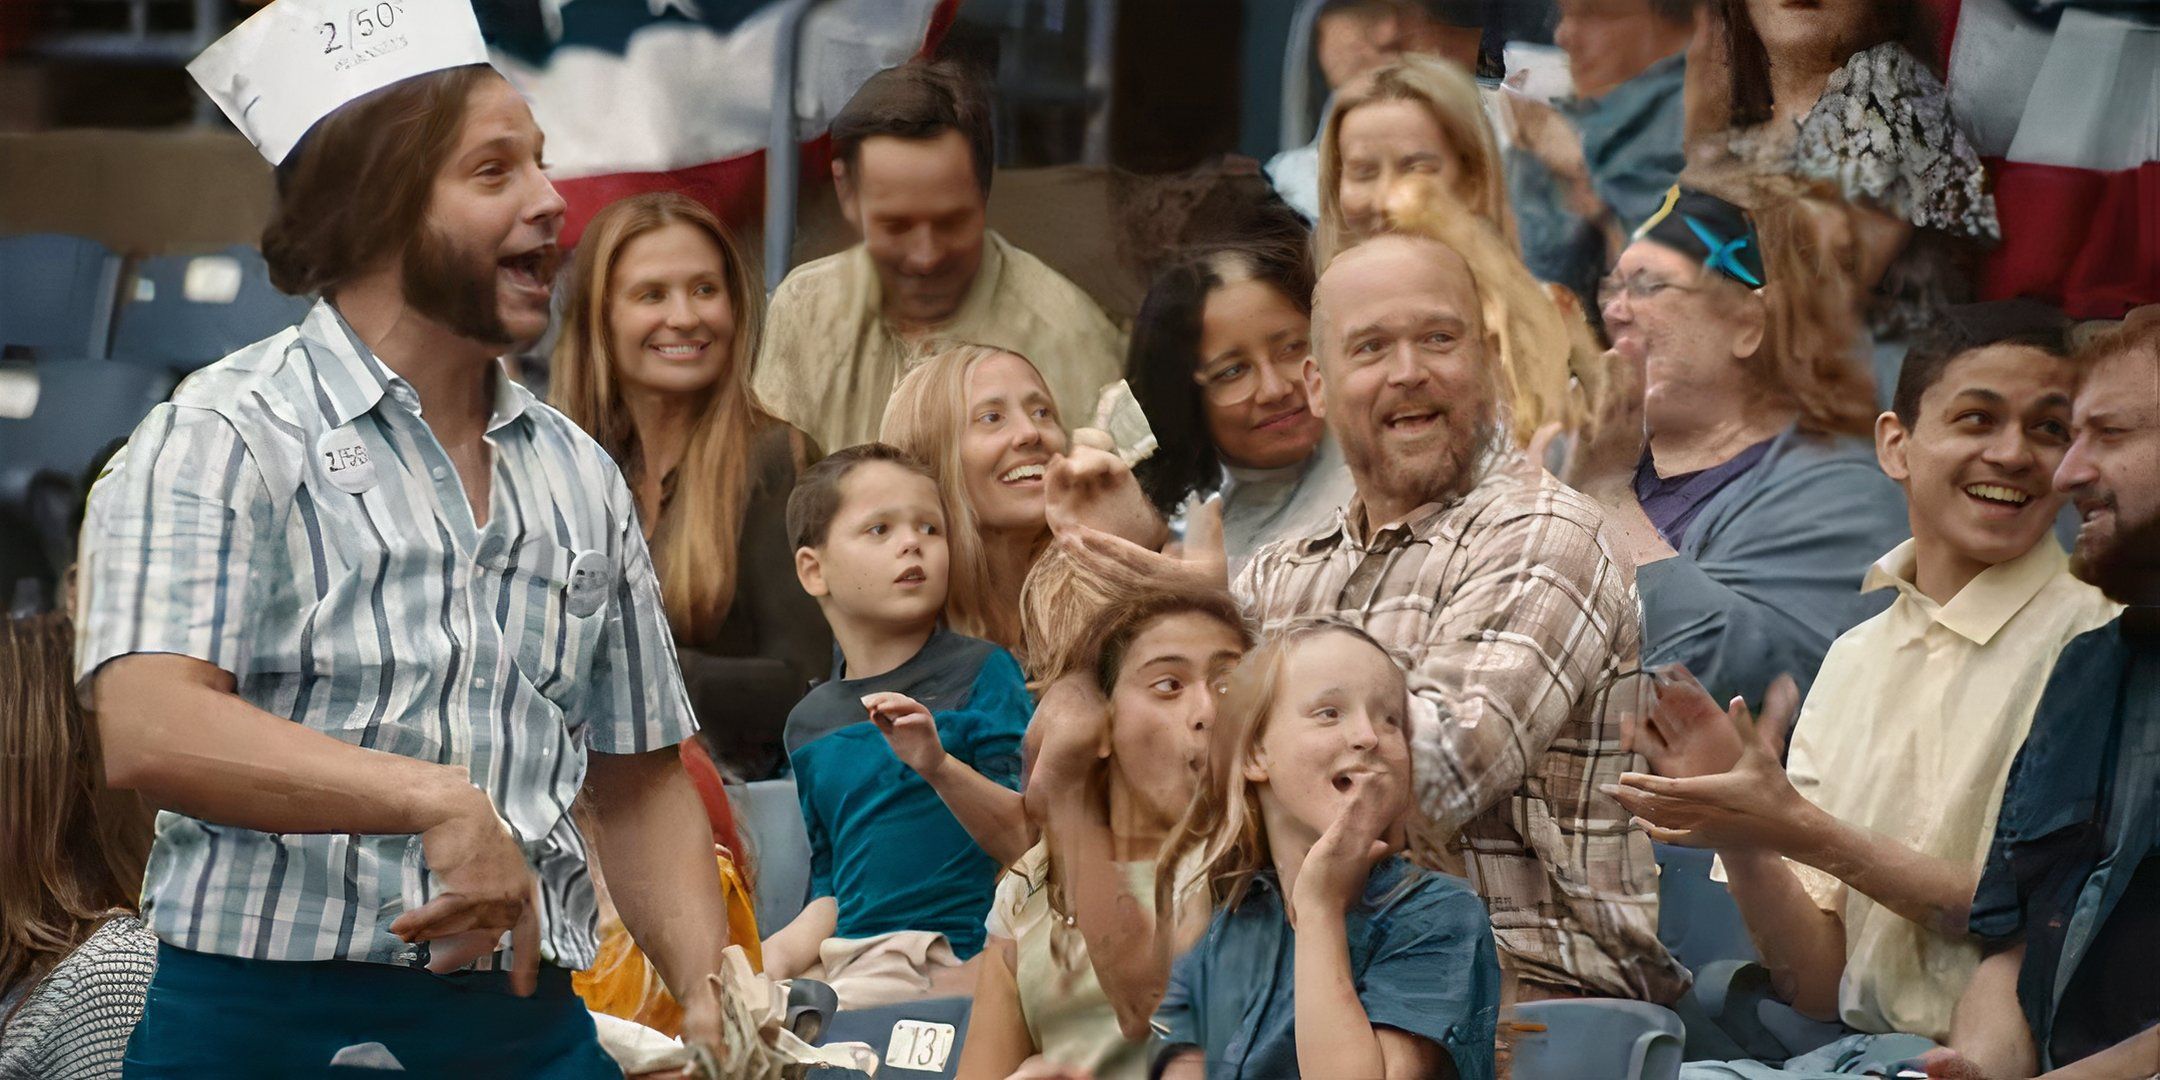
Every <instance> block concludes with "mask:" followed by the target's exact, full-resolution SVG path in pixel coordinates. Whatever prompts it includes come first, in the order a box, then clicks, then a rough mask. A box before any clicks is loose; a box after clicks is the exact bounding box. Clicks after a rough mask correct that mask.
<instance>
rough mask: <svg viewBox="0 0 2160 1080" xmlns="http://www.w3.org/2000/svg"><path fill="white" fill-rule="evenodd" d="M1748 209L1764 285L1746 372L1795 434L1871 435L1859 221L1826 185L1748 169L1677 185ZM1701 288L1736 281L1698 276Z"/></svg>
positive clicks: (1735, 286) (1733, 288)
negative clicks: (1780, 402) (1790, 416)
mask: <svg viewBox="0 0 2160 1080" xmlns="http://www.w3.org/2000/svg"><path fill="white" fill-rule="evenodd" d="M1684 182H1685V183H1687V184H1689V185H1690V186H1694V187H1698V188H1700V189H1701V190H1704V191H1708V192H1710V193H1711V194H1713V195H1716V196H1718V197H1720V198H1722V199H1725V200H1726V201H1728V202H1731V203H1733V204H1734V205H1736V206H1739V207H1741V208H1742V209H1744V210H1746V211H1747V212H1748V215H1749V216H1750V217H1752V218H1753V219H1754V221H1755V231H1756V234H1757V235H1758V236H1760V237H1761V239H1762V252H1763V267H1764V271H1765V275H1764V276H1765V278H1766V279H1767V281H1768V284H1767V285H1765V286H1764V287H1763V288H1762V289H1761V290H1759V295H1760V296H1761V303H1762V304H1763V306H1764V315H1765V318H1764V324H1763V343H1762V348H1761V349H1760V350H1758V351H1757V352H1756V354H1755V356H1754V357H1753V358H1752V359H1751V360H1750V361H1749V362H1748V370H1749V371H1750V372H1751V373H1753V374H1754V376H1755V377H1756V379H1757V380H1758V381H1759V382H1761V383H1763V384H1764V386H1765V387H1766V388H1767V389H1768V390H1769V391H1770V392H1771V393H1772V394H1773V395H1774V396H1777V397H1781V398H1784V399H1785V400H1787V401H1788V402H1790V404H1791V405H1792V406H1793V407H1794V408H1796V409H1798V410H1799V413H1800V416H1799V419H1798V421H1797V423H1798V424H1799V426H1800V427H1801V428H1802V429H1803V430H1807V431H1814V432H1819V433H1823V434H1838V435H1854V436H1858V437H1861V438H1869V437H1872V434H1873V432H1874V430H1875V416H1876V408H1875V400H1876V399H1875V374H1874V371H1873V368H1872V366H1871V365H1870V364H1869V363H1868V361H1867V359H1866V357H1865V355H1864V354H1863V352H1862V350H1861V340H1862V339H1861V333H1860V331H1861V325H1862V317H1863V313H1864V311H1865V309H1866V305H1867V293H1866V290H1865V289H1864V288H1863V287H1862V285H1861V282H1860V279H1861V266H1860V262H1861V258H1862V251H1861V248H1860V241H1859V233H1858V228H1859V221H1858V219H1857V218H1856V217H1855V215H1854V211H1853V207H1852V205H1851V204H1850V203H1847V202H1846V201H1845V200H1844V199H1842V198H1840V197H1839V195H1838V193H1837V189H1836V188H1834V187H1833V186H1831V185H1830V184H1829V183H1827V182H1822V181H1813V180H1803V179H1800V178H1798V177H1794V176H1789V175H1785V174H1782V173H1762V172H1757V171H1753V170H1750V169H1745V168H1742V169H1735V170H1720V169H1707V170H1695V171H1692V172H1691V173H1690V174H1689V175H1688V177H1687V179H1686V180H1685V181H1684ZM1704 279H1705V283H1706V284H1707V285H1708V286H1709V287H1711V288H1717V289H1722V290H1725V291H1728V292H1735V293H1738V292H1742V291H1743V290H1745V288H1746V287H1745V286H1743V285H1741V284H1739V283H1738V282H1735V281H1731V280H1728V279H1726V278H1725V277H1723V276H1722V275H1717V274H1705V275H1704Z"/></svg>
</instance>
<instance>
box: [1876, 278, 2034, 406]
mask: <svg viewBox="0 0 2160 1080" xmlns="http://www.w3.org/2000/svg"><path fill="white" fill-rule="evenodd" d="M1998 345H2009V346H2022V347H2025V348H2031V349H2038V350H2040V351H2041V352H2044V353H2046V354H2048V355H2049V356H2061V357H2067V356H2069V355H2070V320H2069V319H2067V318H2065V317H2064V316H2063V313H2062V312H2060V311H2057V310H2055V309H2054V308H2052V307H2049V306H2048V305H2046V304H2043V303H2040V302H2039V301H2037V300H2003V301H1997V302H1995V303H1988V304H1959V305H1954V306H1951V307H1947V308H1944V309H1943V310H1942V311H1941V312H1940V313H1938V314H1937V315H1936V317H1935V319H1934V320H1933V322H1932V323H1931V324H1930V325H1929V327H1928V329H1927V330H1926V331H1925V332H1924V333H1923V334H1922V335H1921V338H1920V340H1919V341H1916V342H1914V343H1913V347H1912V349H1911V350H1910V351H1909V352H1907V353H1906V354H1905V365H1904V367H1902V368H1900V369H1899V370H1898V380H1897V390H1896V392H1895V393H1894V394H1893V395H1892V396H1891V399H1890V411H1891V412H1894V413H1896V414H1897V418H1898V423H1900V424H1903V425H1905V426H1906V427H1908V428H1910V427H1912V426H1913V425H1915V424H1917V423H1919V421H1920V398H1921V397H1922V396H1923V395H1925V394H1926V393H1927V392H1928V388H1929V387H1932V386H1934V385H1935V384H1936V383H1938V382H1941V381H1942V377H1943V372H1945V371H1948V370H1950V364H1951V362H1952V361H1954V360H1956V359H1957V358H1958V357H1960V356H1964V355H1965V354H1966V353H1970V352H1976V351H1978V350H1981V349H1987V348H1993V347H1995V346H1998Z"/></svg>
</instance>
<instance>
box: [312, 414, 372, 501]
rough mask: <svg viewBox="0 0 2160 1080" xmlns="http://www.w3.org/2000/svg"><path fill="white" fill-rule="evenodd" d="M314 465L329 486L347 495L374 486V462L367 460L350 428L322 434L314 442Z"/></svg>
mask: <svg viewBox="0 0 2160 1080" xmlns="http://www.w3.org/2000/svg"><path fill="white" fill-rule="evenodd" d="M315 464H316V466H317V467H318V468H320V469H322V473H323V476H324V477H325V478H327V479H328V480H329V481H330V483H331V485H332V486H334V487H336V488H337V489H338V490H339V491H342V492H345V493H346V494H348V495H358V494H360V493H361V492H363V491H367V490H369V489H371V488H373V487H374V486H375V463H374V462H373V461H371V460H369V458H368V452H367V444H366V443H364V442H361V441H360V433H359V432H357V431H354V430H353V429H352V428H351V427H350V426H347V427H341V428H338V429H336V430H334V431H326V432H324V433H323V437H322V438H320V439H317V440H315Z"/></svg>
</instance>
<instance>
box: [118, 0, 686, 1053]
mask: <svg viewBox="0 0 2160 1080" xmlns="http://www.w3.org/2000/svg"><path fill="white" fill-rule="evenodd" d="M486 60H487V53H486V48H485V46H484V44H483V43H482V40H481V37H480V32H479V28H478V26H477V25H476V24H475V22H474V18H473V13H472V10H471V8H470V7H469V6H468V4H467V0H383V2H381V3H375V4H368V5H360V6H353V5H351V4H349V3H347V2H345V0H339V2H338V3H335V4H333V3H331V2H329V0H276V2H275V3H273V4H271V5H270V6H269V7H267V8H264V9H263V10H262V11H261V12H259V13H257V14H256V15H255V16H254V17H252V18H250V19H249V20H248V21H247V22H246V23H244V24H242V25H241V26H240V27H239V28H238V29H236V30H235V31H233V33H232V34H231V35H229V36H227V37H226V38H225V39H223V40H221V41H220V42H218V43H217V44H216V45H213V46H212V47H211V48H210V49H209V50H208V51H206V52H205V53H204V54H203V55H202V56H201V57H200V58H199V59H197V60H196V62H195V63H194V64H193V65H191V67H190V71H191V72H192V73H193V74H194V75H195V77H196V79H197V80H198V81H199V82H201V83H202V85H203V86H204V88H205V89H206V90H208V91H209V92H210V94H211V95H212V96H213V97H214V98H216V99H217V101H218V102H219V104H220V106H221V107H222V108H224V109H225V111H226V114H227V115H228V116H229V117H231V119H232V120H233V122H234V123H235V124H236V125H238V127H239V128H240V130H241V131H242V132H244V133H245V134H246V135H247V136H248V137H249V138H250V139H251V140H252V141H253V142H254V143H255V145H256V146H257V147H258V148H259V149H261V150H262V152H263V154H264V156H265V157H267V158H269V160H270V161H271V162H272V163H273V164H275V165H276V166H277V186H278V206H277V212H276V214H275V215H274V217H273V219H272V221H271V223H270V225H269V227H268V229H267V230H266V231H265V233H264V237H263V253H264V256H265V258H266V259H267V260H268V262H269V264H270V270H271V274H272V279H273V280H274V281H275V282H276V283H277V284H278V286H279V287H280V288H282V289H285V290H286V291H288V292H292V293H296V294H309V295H315V296H319V297H320V302H318V303H317V304H316V305H315V307H314V308H313V309H312V310H311V311H310V312H309V313H308V315H307V317H306V318H305V319H304V320H303V321H302V322H301V323H300V325H298V326H296V327H294V328H292V329H289V330H285V331H283V332H280V333H279V334H277V335H275V336H273V337H271V338H269V339H267V340H265V341H262V342H259V343H257V344H255V345H251V346H249V347H247V348H245V349H242V350H240V351H239V352H237V353H235V354H233V355H232V356H230V357H227V358H226V359H225V360H223V361H222V362H220V363H219V364H217V365H215V366H213V367H210V368H208V369H205V370H204V371H203V372H201V373H199V374H198V375H197V376H195V377H194V378H193V379H191V380H190V381H189V383H188V384H187V385H186V386H184V387H183V388H182V389H181V390H180V392H179V393H178V394H177V395H176V397H175V400H174V401H173V402H172V403H170V404H167V405H162V406H159V407H158V408H157V409H156V410H155V411H153V412H152V413H151V415H150V416H149V418H148V419H146V420H145V421H144V422H143V424H142V426H141V427H140V428H139V429H138V430H137V431H136V433H135V435H134V437H133V438H132V439H131V440H130V442H129V444H128V447H127V449H126V450H125V451H124V452H123V454H122V455H121V457H120V458H119V459H118V463H117V464H116V465H115V466H114V467H113V468H112V470H111V471H110V472H109V473H108V474H107V475H106V476H105V477H104V478H103V479H102V480H101V481H100V482H99V483H98V484H97V485H96V487H95V489H94V491H93V493H92V497H91V506H90V511H89V526H88V528H87V529H85V532H84V535H85V537H86V539H87V544H86V548H85V554H84V556H83V580H84V582H85V583H86V588H85V595H84V598H83V610H82V612H81V618H80V619H79V620H78V623H79V626H80V631H79V649H80V652H79V655H78V661H79V675H80V680H81V687H82V693H83V697H84V701H85V704H86V705H88V706H89V707H92V708H94V709H95V710H96V711H97V713H98V716H99V720H100V725H101V728H102V731H103V744H104V753H105V766H106V772H107V776H108V778H109V780H110V781H111V782H112V783H113V785H114V786H116V787H123V788H132V789H135V790H137V791H139V792H141V793H142V794H143V795H145V796H146V797H147V798H148V799H150V800H151V801H152V802H154V803H156V804H157V805H159V806H160V807H162V808H164V810H165V811H166V812H165V813H162V814H160V815H159V821H158V830H157V841H156V845H155V847H154V849H153V850H152V853H151V857H150V865H149V870H148V873H147V875H146V880H145V882H144V888H143V907H144V916H145V919H146V921H147V922H148V923H149V925H150V927H151V929H152V930H153V931H155V932H156V934H157V936H158V938H159V939H160V942H161V944H160V946H159V955H158V968H157V975H156V978H155V980H154V981H153V982H152V984H151V988H150V993H149V997H148V1002H147V1005H146V1007H145V1010H144V1014H143V1019H142V1023H141V1024H140V1026H139V1027H138V1028H137V1030H136V1032H135V1035H134V1039H133V1041H132V1042H131V1043H130V1046H129V1051H128V1055H127V1064H126V1075H128V1076H130V1077H137V1076H141V1077H167V1076H173V1077H179V1076H187V1077H196V1076H233V1075H249V1076H254V1075H261V1076H279V1077H287V1076H312V1075H322V1074H324V1073H325V1072H326V1071H329V1070H331V1068H332V1066H333V1065H348V1066H353V1065H358V1066H368V1065H372V1066H375V1067H389V1066H390V1065H391V1063H392V1062H394V1063H395V1066H396V1067H399V1068H402V1069H403V1070H405V1071H407V1072H412V1073H421V1074H427V1075H442V1076H518V1077H588V1076H590V1077H613V1076H619V1075H620V1073H619V1070H617V1068H616V1067H615V1066H614V1064H613V1063H612V1062H610V1061H609V1059H608V1058H607V1057H606V1055H605V1054H604V1053H603V1052H602V1051H601V1049H600V1047H599V1045H598V1043H597V1041H596V1040H595V1037H594V1027H593V1023H592V1020H591V1019H590V1017H589V1015H588V1014H587V1013H586V1011H585V1010H584V1008H583V1006H582V1004H581V1003H580V1002H579V1000H578V998H577V997H576V996H575V994H574V993H573V992H572V990H571V987H570V973H571V971H573V970H576V969H579V968H583V967H586V966H588V965H590V964H591V963H592V962H593V958H594V953H595V939H594V923H595V907H596V900H595V894H594V887H593V878H592V872H591V870H590V868H589V866H588V863H589V861H590V859H591V858H593V857H594V854H595V853H597V854H598V855H599V856H600V857H602V858H604V860H605V863H606V866H607V879H608V884H609V886H610V889H609V892H610V894H611V895H612V898H613V900H614V902H615V905H616V907H617V908H618V909H619V910H620V911H621V913H622V917H623V920H624V923H625V924H626V925H627V926H628V927H629V929H630V931H631V932H632V934H633V935H634V936H635V938H636V939H637V941H638V942H639V944H640V945H641V946H642V947H643V949H644V951H645V952H646V954H647V955H648V956H649V957H650V958H651V959H652V961H653V962H654V964H655V966H656V967H657V968H658V970H659V972H660V974H661V975H662V977H663V978H664V979H665V980H666V982H667V985H668V987H669V988H670V989H671V990H672V991H674V993H675V994H676V995H677V997H678V998H679V999H681V1001H682V1003H683V1005H684V1007H685V1011H686V1016H685V1020H684V1029H685V1034H686V1035H687V1036H689V1037H690V1038H691V1040H692V1041H696V1042H704V1043H707V1044H711V1043H713V1042H714V1041H715V1040H717V1038H718V1009H717V1002H716V999H715V997H714V991H713V990H712V989H711V986H712V983H711V981H710V980H709V979H708V976H709V975H710V974H712V973H714V972H717V971H719V970H720V967H721V961H722V950H723V949H724V948H725V947H726V946H727V944H728V942H727V929H726V928H727V918H726V914H725V911H724V909H723V905H722V899H721V891H720V883H719V880H718V878H717V875H716V874H715V870H714V862H713V851H712V847H711V837H710V835H709V833H708V830H707V828H706V825H705V815H704V813H703V811H702V808H701V806H700V803H699V801H698V798H697V795H696V794H695V793H694V791H693V789H692V788H691V787H690V785H689V783H688V781H687V779H686V778H685V776H684V774H683V773H682V771H681V769H680V768H679V767H678V765H677V764H676V757H675V751H674V746H675V744H676V743H678V742H680V741H682V740H683V739H684V738H686V737H688V736H689V735H690V734H691V733H692V732H693V731H694V729H695V726H696V724H695V721H694V720H693V719H692V716H691V712H690V706H689V703H688V701H687V700H686V699H685V697H684V694H683V688H682V683H681V680H680V677H679V674H678V670H677V667H676V661H675V650H674V647H673V644H672V641H671V639H670V636H669V634H668V629H667V621H666V618H665V617H664V615H663V613H662V610H661V604H660V594H659V590H658V588H657V587H656V585H655V582H654V577H653V569H652V562H651V558H650V556H649V554H648V552H647V550H646V546H645V542H644V539H643V536H642V534H641V532H640V531H639V529H638V527H637V525H636V521H635V517H634V514H633V503H632V500H631V496H630V493H629V491H628V490H627V489H626V488H625V486H624V484H623V481H622V479H621V476H620V474H619V473H618V472H617V470H616V468H615V466H614V465H613V464H612V463H611V462H610V461H609V459H608V457H607V455H606V454H605V453H603V452H602V451H601V449H600V447H599V446H598V445H597V444H595V443H594V442H593V441H592V440H591V439H589V438H587V437H586V436H585V434H584V433H583V432H582V431H580V430H579V429H578V428H577V427H575V426H574V425H572V424H571V423H570V422H569V421H568V420H566V419H564V418H563V417H562V416H561V415H560V414H559V413H557V412H555V411H554V410H553V409H550V408H548V407H546V406H545V405H542V404H540V403H539V402H537V401H536V400H535V399H534V398H533V397H532V395H531V394H529V393H528V392H527V391H526V390H525V389H523V388H522V387H520V386H518V385H517V384H516V383H514V382H512V381H511V380H510V379H509V378H508V377H507V376H506V375H505V374H504V372H503V370H502V367H501V365H500V364H499V362H498V360H497V357H499V356H501V355H502V354H504V353H505V352H507V351H509V350H511V349H512V348H514V347H516V346H518V345H521V344H524V343H529V342H531V341H532V340H534V339H535V338H537V337H538V336H539V335H540V334H541V332H542V331H543V330H544V329H545V328H546V326H547V322H548V300H549V286H550V282H551V280H552V278H553V276H554V272H555V269H556V266H557V264H558V262H559V260H560V253H559V251H558V249H557V246H556V238H557V235H558V232H559V230H560V228H561V224H562V215H563V203H562V201H561V199H559V198H558V197H557V196H556V193H555V190H554V188H553V187H552V186H551V185H550V184H549V182H548V180H547V177H546V175H545V174H544V172H543V165H542V162H541V145H542V141H543V137H542V134H541V132H540V131H539V129H538V128H537V127H536V126H535V125H534V122H533V118H532V115H531V113H530V111H529V110H528V109H527V108H526V105H525V103H524V101H523V100H521V99H520V98H519V97H518V95H517V94H516V93H515V92H514V91H513V90H512V89H511V87H510V85H509V84H508V83H507V82H505V81H504V80H503V79H502V77H501V76H499V75H498V74H496V73H495V72H494V71H493V70H492V69H490V68H489V67H488V66H487V64H486ZM581 792H582V793H583V803H584V812H583V813H581V814H580V815H578V816H573V814H572V813H571V807H572V805H573V803H576V802H577V801H578V800H579V798H580V795H581ZM577 817H583V818H584V819H585V820H586V822H587V823H588V824H589V825H590V826H592V828H591V830H590V834H589V835H590V839H591V841H592V842H593V845H592V849H589V848H588V843H587V840H588V833H587V831H585V830H581V829H580V827H579V821H578V820H577ZM594 849H596V851H595V850H594ZM505 938H507V939H508V940H507V947H505V946H506V942H505Z"/></svg>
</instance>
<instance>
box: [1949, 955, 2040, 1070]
mask: <svg viewBox="0 0 2160 1080" xmlns="http://www.w3.org/2000/svg"><path fill="white" fill-rule="evenodd" d="M2024 963H2025V946H2024V945H2022V944H2020V945H2016V946H2012V947H2011V948H2008V949H2005V950H2003V951H2001V952H1998V953H1996V954H1994V955H1992V956H1989V957H1987V958H1985V959H1983V960H1981V961H1980V966H1979V967H1977V968H1975V969H1973V975H1972V980H1971V981H1970V982H1968V983H1966V984H1965V994H1964V996H1963V997H1960V998H1959V999H1958V1004H1957V1011H1956V1012H1955V1013H1953V1014H1952V1015H1951V1018H1950V1048H1951V1049H1952V1050H1955V1051H1957V1052H1958V1053H1959V1054H1962V1055H1964V1057H1965V1059H1966V1060H1967V1061H1970V1062H1972V1063H1973V1064H1974V1065H1976V1066H1978V1067H1979V1069H1980V1073H1981V1075H1983V1076H1986V1077H1988V1078H1989V1080H2020V1078H2022V1077H2028V1076H2031V1075H2032V1074H2033V1073H2034V1072H2035V1071H2037V1070H2038V1068H2039V1064H2038V1062H2039V1059H2038V1057H2037V1055H2036V1054H2035V1052H2034V1049H2033V1038H2032V1029H2031V1028H2030V1027H2029V1026H2027V1025H2026V1023H2025V1010H2024V1009H2023V1008H2021V1007H2019V1005H2018V991H2017V980H2018V969H2019V968H2020V967H2022V966H2024Z"/></svg>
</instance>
